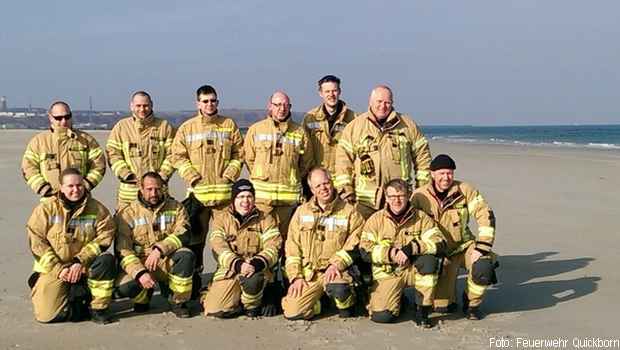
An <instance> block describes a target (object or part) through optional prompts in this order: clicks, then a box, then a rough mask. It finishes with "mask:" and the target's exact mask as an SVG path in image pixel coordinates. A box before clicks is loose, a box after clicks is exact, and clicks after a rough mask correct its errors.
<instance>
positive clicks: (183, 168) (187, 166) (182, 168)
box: [178, 161, 197, 176]
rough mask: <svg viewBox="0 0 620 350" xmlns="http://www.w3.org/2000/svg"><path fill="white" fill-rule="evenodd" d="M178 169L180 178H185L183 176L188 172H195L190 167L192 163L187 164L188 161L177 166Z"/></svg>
mask: <svg viewBox="0 0 620 350" xmlns="http://www.w3.org/2000/svg"><path fill="white" fill-rule="evenodd" d="M178 169H179V174H181V176H185V175H186V173H187V172H188V171H191V170H194V171H197V170H196V169H195V168H194V167H193V166H192V163H191V162H189V161H185V162H183V163H181V165H179V167H178Z"/></svg>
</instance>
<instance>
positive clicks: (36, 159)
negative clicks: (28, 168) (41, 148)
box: [24, 149, 41, 163]
mask: <svg viewBox="0 0 620 350" xmlns="http://www.w3.org/2000/svg"><path fill="white" fill-rule="evenodd" d="M24 158H26V159H28V160H31V161H33V162H34V163H39V162H40V161H41V158H39V155H38V154H37V153H35V152H33V151H31V150H29V149H27V150H26V152H24Z"/></svg>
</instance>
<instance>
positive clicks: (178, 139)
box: [172, 125, 202, 186]
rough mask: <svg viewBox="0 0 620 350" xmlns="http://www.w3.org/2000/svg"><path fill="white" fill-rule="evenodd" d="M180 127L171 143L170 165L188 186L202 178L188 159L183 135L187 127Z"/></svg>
mask: <svg viewBox="0 0 620 350" xmlns="http://www.w3.org/2000/svg"><path fill="white" fill-rule="evenodd" d="M184 126H185V125H181V127H180V128H179V130H178V131H177V133H176V135H175V136H174V141H173V143H172V163H173V164H174V167H175V168H176V169H177V170H178V171H179V175H181V177H182V178H183V180H184V181H185V183H186V184H187V185H188V186H189V185H191V184H192V183H193V182H194V181H196V180H197V179H200V178H201V177H202V176H201V175H200V173H199V172H198V170H196V169H195V168H194V167H193V165H192V162H191V160H190V158H189V150H188V146H189V145H188V144H187V142H186V138H185V136H186V135H185V133H186V129H187V127H184Z"/></svg>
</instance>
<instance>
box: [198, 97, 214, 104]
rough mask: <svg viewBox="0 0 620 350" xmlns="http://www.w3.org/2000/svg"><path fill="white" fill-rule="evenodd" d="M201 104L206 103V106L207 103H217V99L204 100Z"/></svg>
mask: <svg viewBox="0 0 620 350" xmlns="http://www.w3.org/2000/svg"><path fill="white" fill-rule="evenodd" d="M200 103H204V104H207V103H217V99H215V98H211V99H204V100H201V101H200Z"/></svg>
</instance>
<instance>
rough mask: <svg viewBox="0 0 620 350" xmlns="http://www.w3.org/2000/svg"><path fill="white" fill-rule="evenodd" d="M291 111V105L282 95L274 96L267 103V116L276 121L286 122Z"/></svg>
mask: <svg viewBox="0 0 620 350" xmlns="http://www.w3.org/2000/svg"><path fill="white" fill-rule="evenodd" d="M290 111H291V103H290V101H289V99H288V97H287V96H286V95H284V94H278V93H276V94H274V95H273V96H272V97H271V102H270V103H269V115H271V117H272V118H273V119H275V120H276V121H279V122H282V121H284V120H286V117H288V114H289V112H290Z"/></svg>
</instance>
